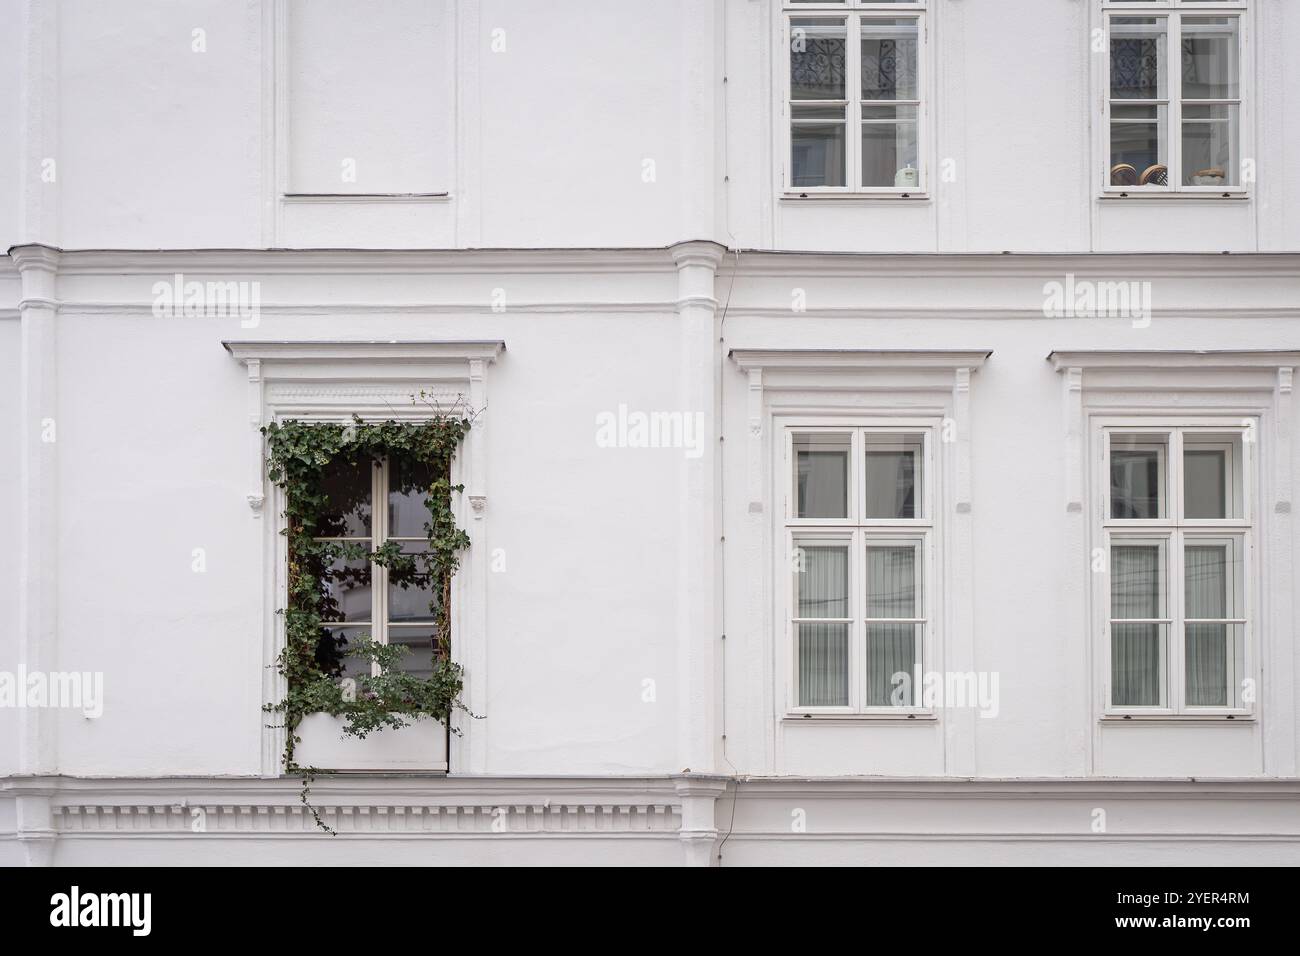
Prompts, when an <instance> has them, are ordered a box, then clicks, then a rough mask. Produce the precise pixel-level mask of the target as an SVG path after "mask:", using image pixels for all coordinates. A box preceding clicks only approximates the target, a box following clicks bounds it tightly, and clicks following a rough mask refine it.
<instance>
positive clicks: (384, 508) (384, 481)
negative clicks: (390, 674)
mask: <svg viewBox="0 0 1300 956" xmlns="http://www.w3.org/2000/svg"><path fill="white" fill-rule="evenodd" d="M367 467H368V468H369V469H370V535H369V537H368V538H362V537H350V538H349V537H342V538H340V537H318V538H313V539H312V540H313V541H334V542H357V541H369V542H370V547H369V548H367V549H366V550H367V551H370V552H374V551H376V550H378V549H379V547H380V546H381V545H383V544H385V543H387V542H389V541H397V542H399V543H401V544H406V543H408V542H416V543H421V544H423V545H424V546H425V548H426V549H427V548H428V547H429V540H428V538H425V537H410V536H403V537H395V536H394V535H392V534H390V533H389V527H388V493H389V487H390V486H389V481H390V479H391V477H392V468H391V463H390V461H389V459H388V458H381V459H378V464H376V462H375V460H373V459H372V460H371V461H370V462H369V463H368V464H367ZM455 471H456V467H455V462H454V459H453V463H452V467H451V469H450V472H449V474H448V475H447V478H448V480H449V481H451V483H452V484H456V479H455V477H454V473H455ZM368 563H369V565H370V620H369V621H322V622H321V626H322V628H324V629H330V628H365V629H366V631H367V632H368V633H369V635H370V638H371V640H373V641H374V642H375V643H376V644H384V645H387V644H388V640H389V628H390V627H391V626H392V623H393V622H392V621H390V620H389V618H388V578H389V571H388V567H387V566H386V565H383V564H377V563H375V562H374V561H370V562H368ZM440 586H441V582H435V587H440ZM451 603H452V606H451V607H449V608H448V609H447V615H448V616H447V620H448V622H449V623H450V621H451V620H452V619H453V615H455V613H456V611H457V608H456V607H455V600H454V597H453V600H452V602H451ZM435 627H436V621H435V620H434V618H433V612H430V615H429V620H428V622H427V623H420V624H416V623H415V622H411V623H410V624H398V625H397V629H398V630H399V631H401V630H403V629H408V630H413V631H414V630H418V629H428V630H430V631H432V630H434V628H435ZM420 653H423V651H421V652H420ZM432 653H433V651H432V648H430V654H432ZM404 660H405V661H410V660H411V655H410V654H408V655H407V656H406V658H405V659H404ZM378 670H379V668H378V665H377V664H376V663H375V662H373V661H371V666H370V673H371V675H372V676H377V675H378Z"/></svg>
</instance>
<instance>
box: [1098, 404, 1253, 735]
mask: <svg viewBox="0 0 1300 956" xmlns="http://www.w3.org/2000/svg"><path fill="white" fill-rule="evenodd" d="M1256 434H1257V423H1256V422H1255V421H1254V420H1249V421H1247V422H1245V423H1243V420H1242V419H1240V418H1237V419H1231V420H1221V421H1216V420H1212V419H1205V420H1197V421H1194V422H1188V421H1184V422H1181V423H1179V424H1177V425H1176V426H1175V425H1173V424H1170V423H1168V422H1167V421H1166V422H1165V423H1153V422H1152V421H1151V420H1146V421H1141V420H1123V419H1121V420H1115V421H1110V422H1106V423H1105V424H1104V425H1103V428H1102V436H1103V475H1104V476H1105V477H1104V483H1103V487H1104V489H1105V491H1104V497H1103V501H1102V505H1101V507H1102V535H1101V540H1102V541H1103V542H1104V549H1105V555H1104V560H1102V561H1100V562H1099V566H1100V567H1103V568H1104V569H1105V572H1106V576H1107V586H1106V587H1105V588H1104V589H1103V590H1102V600H1104V601H1105V603H1106V607H1105V608H1104V610H1103V612H1102V613H1101V614H1100V615H1099V618H1100V619H1101V620H1102V621H1104V624H1105V628H1104V629H1105V641H1104V645H1105V653H1104V657H1105V660H1106V671H1105V678H1104V680H1105V682H1106V687H1107V695H1106V700H1107V704H1108V712H1109V713H1111V714H1115V715H1139V714H1142V715H1158V714H1166V715H1197V714H1204V715H1215V714H1223V715H1228V714H1233V715H1235V714H1243V715H1244V714H1248V713H1249V712H1250V709H1251V708H1250V704H1251V702H1252V701H1253V699H1254V695H1253V694H1252V693H1249V692H1248V689H1249V688H1250V687H1251V686H1252V684H1253V682H1252V681H1251V674H1252V670H1251V668H1252V653H1251V621H1252V614H1251V603H1252V602H1251V594H1252V593H1253V589H1252V588H1251V587H1250V586H1249V582H1250V581H1251V580H1252V563H1253V550H1252V549H1253V530H1254V527H1253V519H1252V514H1253V507H1254V504H1253V496H1252V494H1251V488H1252V470H1253V462H1254V455H1253V452H1254V448H1255V444H1256V443H1255V440H1254V439H1255V435H1256Z"/></svg>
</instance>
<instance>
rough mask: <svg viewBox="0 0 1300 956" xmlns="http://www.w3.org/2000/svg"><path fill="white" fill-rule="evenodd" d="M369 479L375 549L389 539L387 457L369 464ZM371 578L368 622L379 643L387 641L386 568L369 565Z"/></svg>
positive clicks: (372, 634)
mask: <svg viewBox="0 0 1300 956" xmlns="http://www.w3.org/2000/svg"><path fill="white" fill-rule="evenodd" d="M371 471H372V473H373V480H372V481H371V496H372V501H373V503H372V505H371V508H370V513H371V515H372V516H373V517H372V519H371V523H372V525H373V530H374V533H375V539H374V542H373V548H374V550H378V549H379V548H380V547H381V546H382V545H383V544H384V542H385V541H387V539H388V507H387V505H388V459H387V458H384V459H382V460H381V461H380V463H379V467H377V468H375V467H372V468H371ZM371 579H372V580H373V581H374V588H375V593H374V595H373V596H372V601H371V607H372V609H373V613H374V622H373V624H372V625H371V634H370V636H371V638H373V639H374V640H375V641H377V642H379V643H380V644H387V643H388V569H387V568H386V567H384V566H383V565H382V564H378V563H375V564H373V565H372V571H371Z"/></svg>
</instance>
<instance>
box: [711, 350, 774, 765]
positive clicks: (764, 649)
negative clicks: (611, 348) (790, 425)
mask: <svg viewBox="0 0 1300 956" xmlns="http://www.w3.org/2000/svg"><path fill="white" fill-rule="evenodd" d="M745 415H746V419H747V420H746V426H747V427H746V432H747V437H746V440H745V487H746V489H747V490H746V498H747V499H748V502H749V503H748V507H747V511H746V515H747V518H748V520H747V522H746V524H745V535H744V542H743V545H744V556H743V559H742V560H741V562H740V563H739V564H738V565H736V566H737V567H740V568H763V567H766V566H767V565H768V563H769V562H770V560H771V553H770V552H769V550H768V547H767V529H768V526H769V525H770V523H771V517H770V512H771V511H772V510H774V509H775V508H776V504H775V502H774V503H773V504H772V506H771V507H770V508H769V507H768V506H767V505H766V503H765V501H764V498H765V497H766V492H765V489H766V488H767V487H769V486H770V482H769V481H768V480H767V478H768V469H767V467H766V465H765V462H766V458H765V456H764V445H765V442H764V433H765V432H766V431H767V428H766V422H765V413H764V407H763V370H762V369H761V368H751V369H749V371H748V391H747V400H746V409H745ZM773 440H774V441H775V440H776V439H775V436H774V437H773ZM732 553H733V554H734V553H735V552H734V551H733V552H732ZM766 581H767V575H766V574H762V575H759V579H758V580H755V581H751V582H750V583H749V585H748V586H746V587H745V589H744V593H745V599H744V606H745V627H744V632H743V633H740V634H737V633H733V634H732V636H731V638H730V639H729V640H728V641H727V643H728V644H730V645H731V647H732V649H733V651H737V650H738V653H734V654H733V656H732V658H731V661H730V662H729V663H726V662H724V666H725V667H727V674H728V675H729V674H737V675H739V677H740V681H739V686H741V687H742V688H754V687H762V688H774V678H773V669H774V665H773V656H774V653H775V652H774V649H773V647H772V645H771V634H772V628H771V626H770V625H769V622H768V619H767V608H768V607H770V606H771V605H770V601H771V595H770V594H769V592H768V588H767V586H766ZM724 600H725V596H724ZM732 630H733V631H735V630H739V629H738V628H733V629H732ZM747 700H748V698H740V704H741V706H740V707H739V708H737V707H734V706H733V707H732V713H733V714H736V715H737V716H736V717H735V718H730V717H729V718H728V725H730V724H731V723H732V722H733V721H734V722H735V723H736V724H737V725H739V726H742V727H743V728H744V735H743V739H744V740H746V741H748V742H749V744H748V746H747V747H746V749H745V751H744V752H743V756H744V759H745V760H746V761H748V763H749V764H751V765H752V764H754V763H755V762H756V761H761V763H760V766H763V767H765V768H766V770H767V771H768V772H769V773H770V772H774V768H775V766H776V727H777V725H778V724H777V722H778V721H779V720H780V707H781V700H780V698H779V697H778V696H777V695H776V694H775V693H773V695H772V699H771V701H770V702H769V704H768V706H767V707H754V706H745V704H746V703H747ZM760 745H761V748H762V749H761V750H760V749H759V747H760Z"/></svg>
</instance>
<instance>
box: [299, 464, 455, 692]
mask: <svg viewBox="0 0 1300 956" xmlns="http://www.w3.org/2000/svg"><path fill="white" fill-rule="evenodd" d="M435 477H437V476H435V475H434V474H433V473H432V470H431V468H430V467H429V466H423V465H422V466H413V465H409V464H399V463H397V462H389V461H387V460H384V461H353V462H340V463H338V464H336V465H334V466H332V467H331V468H330V469H329V471H328V472H327V475H326V477H325V479H324V480H323V482H322V484H321V488H320V493H321V494H322V495H323V496H324V497H325V499H326V501H327V502H328V503H327V505H326V511H325V513H323V514H322V516H321V518H320V520H319V521H318V523H317V527H316V528H314V529H312V530H313V531H314V532H316V533H315V534H314V535H313V540H315V541H321V542H333V543H336V544H338V545H339V548H338V549H337V550H338V551H340V552H342V551H344V550H345V549H346V550H347V551H348V552H349V553H348V554H347V555H340V556H334V557H329V558H328V559H327V560H326V561H325V562H324V563H322V564H321V565H320V566H317V567H314V568H312V569H311V574H312V577H313V578H314V579H315V580H317V581H319V582H320V594H321V608H322V613H321V617H322V618H323V619H324V620H325V621H327V622H328V624H327V625H326V626H324V627H322V629H321V638H320V643H319V644H318V645H317V648H316V662H317V664H319V665H320V667H321V669H322V670H323V671H325V673H327V674H330V675H332V676H335V677H355V676H357V675H358V674H359V673H360V669H361V668H365V669H366V672H367V673H369V672H370V671H369V668H370V667H371V666H372V665H371V664H370V663H369V662H368V661H364V660H359V659H358V658H356V657H354V656H351V655H349V653H348V652H349V650H351V649H352V648H355V647H356V645H357V641H358V639H359V638H362V637H365V636H369V637H371V638H373V639H374V640H375V641H376V642H378V643H381V644H402V645H405V646H406V647H407V648H408V651H407V653H406V655H405V657H404V658H403V660H402V664H401V669H402V670H403V671H404V672H405V673H408V674H411V675H412V676H415V677H429V676H431V674H432V665H433V660H434V658H435V657H436V656H437V655H439V654H441V653H442V652H443V649H442V648H441V647H438V646H437V638H436V633H437V631H436V626H435V620H436V615H437V610H438V606H439V603H440V602H442V601H445V600H447V598H448V595H449V592H450V580H447V579H444V580H435V578H434V576H433V574H432V573H431V572H430V571H429V570H428V568H427V566H426V564H425V562H424V561H423V560H422V557H423V556H424V555H426V554H428V544H429V542H428V537H427V535H426V532H425V527H424V526H425V523H426V522H427V521H428V517H429V513H428V510H427V509H426V508H425V506H424V499H425V497H426V491H425V489H427V488H428V487H429V486H430V484H432V482H433V480H434V479H435ZM377 501H378V502H384V503H386V506H385V507H380V508H378V509H376V508H375V502H377ZM385 543H390V544H391V546H392V548H393V549H394V550H396V551H397V552H400V553H401V554H403V555H410V560H401V559H399V560H398V561H396V562H393V563H391V564H390V566H387V567H386V566H384V565H381V564H378V563H376V562H374V561H370V560H368V559H366V558H364V557H360V558H358V557H352V554H355V553H358V552H364V553H366V554H370V553H373V552H375V551H377V550H379V546H381V545H384V544H385ZM290 560H293V556H292V555H290Z"/></svg>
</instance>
